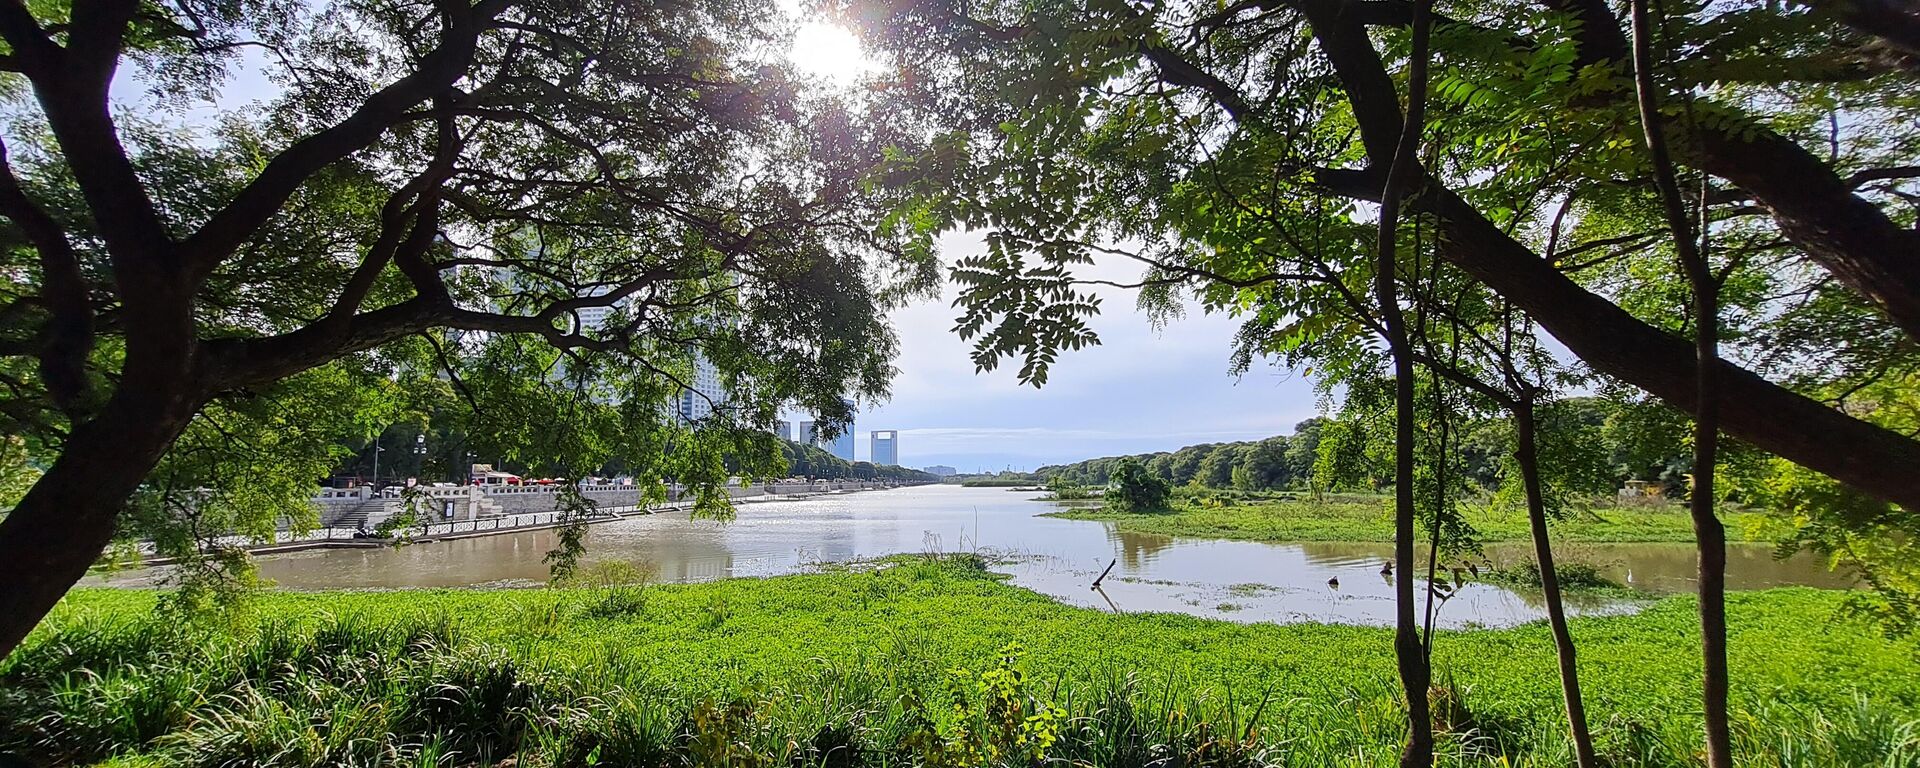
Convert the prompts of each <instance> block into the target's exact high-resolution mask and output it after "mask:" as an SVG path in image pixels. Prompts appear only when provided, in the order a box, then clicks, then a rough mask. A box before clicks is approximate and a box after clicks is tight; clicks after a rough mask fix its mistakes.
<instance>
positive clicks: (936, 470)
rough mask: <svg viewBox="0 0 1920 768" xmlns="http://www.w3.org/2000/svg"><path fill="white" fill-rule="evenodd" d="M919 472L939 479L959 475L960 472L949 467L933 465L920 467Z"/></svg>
mask: <svg viewBox="0 0 1920 768" xmlns="http://www.w3.org/2000/svg"><path fill="white" fill-rule="evenodd" d="M920 471H922V472H925V473H927V474H929V475H936V476H939V477H946V476H948V475H957V474H960V470H957V469H954V468H953V467H949V466H947V465H945V464H935V465H933V466H931V467H921V468H920Z"/></svg>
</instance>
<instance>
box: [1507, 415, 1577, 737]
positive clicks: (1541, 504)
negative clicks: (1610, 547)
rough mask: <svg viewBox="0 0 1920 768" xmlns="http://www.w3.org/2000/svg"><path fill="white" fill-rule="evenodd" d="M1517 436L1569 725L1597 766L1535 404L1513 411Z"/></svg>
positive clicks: (1517, 454)
mask: <svg viewBox="0 0 1920 768" xmlns="http://www.w3.org/2000/svg"><path fill="white" fill-rule="evenodd" d="M1513 429H1514V432H1515V435H1516V440H1515V446H1514V452H1513V456H1514V461H1515V463H1517V464H1519V465H1520V483H1521V485H1522V486H1523V487H1524V488H1525V489H1526V493H1527V523H1528V525H1529V526H1530V527H1531V528H1532V529H1533V558H1534V561H1535V562H1537V563H1538V564H1539V566H1540V591H1541V592H1542V593H1543V594H1544V595H1545V598H1546V601H1547V624H1548V625H1549V626H1550V627H1552V629H1553V647H1554V652H1555V653H1556V654H1557V655H1558V656H1559V659H1560V693H1561V696H1562V697H1563V698H1564V699H1565V700H1566V704H1567V727H1568V729H1569V733H1570V734H1571V736H1572V737H1573V754H1574V761H1575V764H1576V765H1578V766H1579V768H1595V766H1596V765H1597V761H1596V760H1595V758H1594V753H1593V734H1592V733H1591V732H1589V731H1588V730H1587V706H1586V703H1585V702H1583V701H1582V700H1581V697H1580V669H1579V667H1578V666H1577V665H1575V663H1574V650H1573V634H1572V633H1571V632H1569V631H1567V609H1566V606H1565V604H1564V603H1563V601H1562V600H1561V597H1560V575H1559V573H1558V572H1556V571H1555V570H1554V564H1553V543H1552V542H1551V541H1550V540H1549V539H1548V538H1547V505H1546V499H1545V497H1544V496H1543V495H1542V494H1543V491H1542V489H1541V484H1540V455H1539V449H1538V447H1537V441H1536V440H1535V431H1534V430H1535V425H1534V420H1533V401H1532V400H1531V399H1529V398H1524V397H1523V398H1522V399H1521V400H1520V402H1519V404H1518V406H1516V407H1515V408H1514V409H1513Z"/></svg>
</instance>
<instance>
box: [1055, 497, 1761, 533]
mask: <svg viewBox="0 0 1920 768" xmlns="http://www.w3.org/2000/svg"><path fill="white" fill-rule="evenodd" d="M1387 505H1388V501H1387V500H1386V499H1385V498H1380V497H1370V496H1347V495H1340V496H1329V497H1327V499H1325V500H1324V501H1313V500H1311V499H1306V498H1299V499H1285V500H1283V499H1257V500H1252V501H1234V502H1230V503H1228V504H1219V503H1218V502H1215V503H1214V504H1209V503H1205V502H1202V501H1192V500H1176V502H1175V505H1174V508H1173V511H1172V512H1168V513H1160V514H1129V513H1124V512H1112V511H1108V510H1105V509H1069V510H1062V511H1059V512H1052V513H1049V515H1048V516H1050V517H1061V518H1066V519H1069V520H1100V521H1107V522H1112V523H1115V524H1117V525H1118V526H1119V528H1120V529H1121V530H1124V531H1128V532H1134V533H1157V534H1163V535H1167V536H1189V537H1196V538H1209V539H1244V540H1248V541H1274V542H1285V541H1392V540H1393V520H1392V518H1391V516H1390V515H1389V509H1388V506H1387ZM1466 517H1467V521H1468V522H1469V523H1471V524H1472V525H1473V527H1474V530H1476V531H1479V533H1480V537H1481V540H1483V541H1522V540H1526V539H1528V538H1530V537H1531V535H1532V534H1531V533H1530V532H1529V530H1528V528H1527V519H1526V516H1525V514H1524V513H1523V512H1522V511H1520V510H1517V509H1514V510H1507V509H1497V508H1490V507H1484V506H1482V507H1471V508H1469V509H1467V511H1466ZM1763 522H1764V521H1763V519H1762V516H1760V515H1756V514H1751V513H1738V512H1736V513H1733V514H1731V515H1729V516H1728V518H1727V535H1728V537H1729V538H1730V539H1731V540H1733V541H1742V540H1749V541H1760V540H1764V539H1763V538H1762V533H1761V531H1762V530H1763V529H1762V524H1763ZM1553 531H1554V536H1555V537H1556V538H1558V539H1561V540H1564V541H1580V542H1595V543H1604V542H1613V543H1624V542H1686V541H1693V527H1692V523H1691V522H1690V521H1689V520H1688V517H1687V514H1686V510H1685V509H1683V508H1682V507H1680V506H1678V505H1671V504H1670V505H1663V506H1644V507H1641V506H1633V507H1624V506H1623V507H1595V508H1591V509H1586V510H1583V511H1581V512H1580V513H1579V514H1577V515H1575V516H1574V518H1573V519H1571V520H1565V521H1560V522H1556V523H1554V524H1553Z"/></svg>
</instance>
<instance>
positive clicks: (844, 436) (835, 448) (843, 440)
mask: <svg viewBox="0 0 1920 768" xmlns="http://www.w3.org/2000/svg"><path fill="white" fill-rule="evenodd" d="M840 402H842V403H845V404H846V406H847V413H849V414H851V413H853V401H852V400H848V399H846V398H841V399H840ZM827 450H828V451H830V452H832V453H833V455H835V456H838V457H840V458H843V459H846V460H847V461H849V462H851V461H853V419H848V420H847V426H846V428H845V429H843V430H841V431H840V436H839V437H836V438H834V439H833V445H832V446H831V447H829V448H828V449H827Z"/></svg>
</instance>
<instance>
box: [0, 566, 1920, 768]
mask: <svg viewBox="0 0 1920 768" xmlns="http://www.w3.org/2000/svg"><path fill="white" fill-rule="evenodd" d="M156 599H157V596H156V595H155V594H153V593H149V592H139V591H125V590H80V591H76V592H75V593H73V594H71V595H69V596H68V598H67V599H66V600H65V601H64V602H63V603H62V604H61V606H60V607H59V608H58V609H57V610H56V612H55V613H54V615H53V616H52V617H51V618H50V620H49V621H47V622H46V623H45V624H44V625H43V626H42V627H41V628H40V629H38V630H36V632H35V633H34V635H33V636H32V637H31V638H30V639H29V641H28V643H27V644H26V645H25V646H23V648H22V649H21V650H20V651H18V652H17V653H16V654H15V655H14V656H12V657H11V658H10V659H8V660H7V661H6V662H4V663H0V751H3V750H5V749H7V748H11V749H15V750H19V751H21V752H22V753H23V754H26V755H28V756H30V757H32V758H34V759H36V760H46V761H73V762H82V763H84V762H88V761H99V760H106V759H109V758H112V759H117V760H121V761H126V762H123V764H155V765H213V764H247V763H248V761H252V764H269V763H271V764H304V765H322V764H332V763H387V764H417V765H426V764H434V762H435V761H436V760H438V759H439V758H440V757H444V756H447V755H450V754H451V755H453V757H452V758H449V762H447V763H443V764H456V765H464V764H471V763H474V762H476V761H483V760H486V761H490V760H498V759H501V758H503V757H506V756H516V757H517V758H518V759H519V760H520V762H519V764H520V765H522V766H528V765H591V764H595V762H596V761H598V762H599V764H611V765H776V764H779V765H836V766H838V765H849V766H850V765H901V764H927V765H975V764H1003V765H1026V764H1031V763H1032V761H1033V760H1035V759H1038V758H1039V757H1041V756H1045V757H1047V758H1049V759H1056V758H1057V759H1061V760H1066V761H1076V760H1077V761H1083V762H1082V764H1092V765H1149V764H1164V765H1179V764H1187V765H1200V764H1216V765H1251V764H1267V763H1271V764H1286V765H1305V766H1316V765H1327V766H1332V765H1390V764H1392V762H1393V759H1394V757H1395V756H1396V754H1397V749H1398V746H1397V745H1398V743H1399V741H1400V738H1401V735H1402V733H1403V731H1402V730H1401V725H1400V723H1399V720H1398V717H1399V715H1398V714H1397V713H1398V710H1399V704H1398V699H1397V696H1396V694H1395V690H1396V689H1395V685H1394V678H1393V667H1392V656H1391V640H1390V635H1389V633H1388V632H1387V631H1386V630H1383V629H1377V628H1362V627H1349V626H1332V625H1312V624H1309V625H1291V626H1274V625H1242V624H1234V623H1228V622H1221V621H1214V620H1207V619H1200V618H1195V617H1189V616H1182V615H1166V614H1135V615H1113V614H1107V613H1102V612H1097V611H1092V610H1086V609H1080V608H1073V607H1068V606H1063V605H1061V604H1059V603H1056V602H1054V601H1052V600H1049V599H1047V598H1046V597H1043V596H1041V595H1038V594H1036V593H1033V592H1030V591H1027V590H1024V589H1019V588H1015V587H1012V586H1008V585H1006V584H1004V583H1002V582H1000V581H999V580H996V579H994V578H992V577H991V576H990V575H988V574H986V573H984V571H983V570H981V568H980V567H979V566H978V564H977V563H975V562H970V561H963V562H941V563H931V562H923V561H906V562H905V564H902V565H899V566H897V567H894V568H889V569H886V570H881V571H877V572H875V571H858V572H856V571H840V572H831V573H823V574H810V575H800V576H785V577H778V578H770V579H738V580H729V581H721V582H714V583H707V584H694V585H665V586H647V587H639V586H629V587H618V586H616V587H608V588H601V589H567V590H560V589H551V590H537V591H480V590H450V591H406V592H358V593H320V594H313V593H305V594H297V593H280V592H269V593H264V594H261V595H259V596H257V597H256V598H255V599H254V601H253V603H252V604H251V606H250V608H249V609H248V610H247V612H246V613H245V614H243V615H240V616H238V617H235V618H232V619H230V620H228V621H226V622H224V623H221V624H219V625H218V626H213V625H207V624H198V625H193V626H186V625H183V624H182V623H181V622H178V621H173V620H170V619H168V618H166V617H164V616H156V615H155V614H154V611H153V609H154V606H155V601H156ZM1843 599H1844V595H1842V594H1841V593H1833V592H1821V591H1817V590H1807V589H1787V590H1775V591H1768V592H1758V593H1741V594H1735V595H1733V596H1732V597H1731V598H1730V607H1729V613H1730V618H1731V647H1732V656H1733V670H1734V681H1733V682H1734V691H1735V693H1734V700H1735V701H1736V702H1737V704H1738V709H1739V712H1738V713H1737V715H1736V717H1735V722H1736V723H1737V724H1738V729H1739V733H1740V736H1739V739H1740V749H1741V752H1742V754H1743V756H1744V758H1743V764H1746V765H1832V766H1840V765H1867V764H1872V765H1920V725H1917V724H1916V722H1915V717H1916V715H1917V714H1920V664H1916V656H1915V653H1916V649H1915V648H1914V647H1913V646H1911V645H1906V644H1900V643H1895V642H1892V641H1888V640H1885V639H1884V638H1882V637H1881V635H1880V634H1879V633H1878V632H1877V631H1876V630H1875V629H1874V628H1872V627H1869V626H1865V625H1861V624H1856V623H1853V622H1852V621H1851V620H1846V619H1842V618H1840V615H1839V608H1840V606H1841V603H1842V600H1843ZM1694 626H1695V617H1694V610H1693V605H1692V603H1691V602H1690V601H1689V600H1688V599H1686V598H1673V599H1669V600H1665V601H1662V602H1660V603H1658V604H1656V605H1654V606H1653V607H1651V608H1650V609H1648V610H1647V611H1645V612H1643V613H1641V614H1638V615H1635V616H1627V617H1609V618H1586V619H1579V620H1576V621H1575V622H1574V634H1575V637H1576V639H1577V640H1578V641H1579V642H1580V644H1581V656H1580V663H1581V671H1582V675H1583V678H1584V680H1585V683H1586V686H1587V688H1586V690H1587V694H1588V702H1589V706H1590V708H1591V709H1592V711H1593V722H1594V724H1595V726H1596V729H1597V731H1598V733H1599V737H1600V740H1601V744H1602V748H1603V750H1604V751H1606V752H1607V754H1608V755H1610V757H1611V759H1612V760H1613V761H1614V762H1613V763H1612V764H1614V765H1693V764H1696V763H1697V760H1696V758H1695V756H1694V754H1693V749H1694V746H1693V745H1694V741H1695V740H1696V739H1697V737H1696V735H1695V729H1696V725H1697V722H1698V716H1697V706H1696V704H1695V690H1696V688H1697V685H1698V674H1699V673H1698V662H1697V653H1696V651H1695V649H1694V646H1693V638H1694V634H1695V631H1694ZM1010 643H1018V644H1020V645H1022V646H1024V653H1022V654H1019V656H1018V660H1017V661H1014V662H1011V663H1005V664H1003V663H1002V661H1001V659H1002V658H1003V653H1002V650H1003V649H1004V648H1006V647H1007V646H1008V645H1009V644H1010ZM1435 661H1436V664H1437V665H1438V668H1439V670H1440V672H1439V674H1440V679H1441V680H1442V681H1443V683H1445V684H1446V685H1447V691H1448V694H1447V696H1446V698H1448V699H1452V698H1456V697H1457V698H1458V700H1459V701H1460V702H1461V704H1462V706H1461V707H1460V708H1454V709H1450V711H1449V712H1448V713H1447V721H1448V722H1449V723H1450V724H1451V725H1452V730H1451V731H1450V733H1449V736H1448V738H1446V739H1444V740H1443V741H1444V742H1445V745H1446V746H1445V751H1446V753H1447V758H1446V763H1447V764H1449V765H1500V764H1502V763H1501V762H1500V761H1501V760H1506V761H1508V764H1531V765H1563V764H1566V763H1567V762H1568V760H1567V759H1566V747H1565V744H1564V743H1563V738H1562V737H1561V736H1560V734H1561V732H1562V731H1563V727H1562V724H1561V723H1560V721H1559V717H1560V715H1559V693H1558V688H1557V685H1556V683H1555V677H1554V672H1553V670H1554V666H1553V663H1554V662H1553V656H1552V646H1551V643H1550V640H1549V637H1548V634H1547V632H1546V630H1545V628H1544V627H1543V626H1538V625H1529V626H1523V627H1519V628H1514V629H1508V630H1476V631H1462V632H1447V633H1443V635H1442V636H1441V637H1440V639H1439V643H1438V649H1437V651H1436V656H1435ZM954 669H963V670H967V673H966V674H964V675H962V674H955V673H953V672H951V671H950V670H954ZM1016 671H1017V672H1018V673H1019V674H1015V672H1016ZM1029 718H1034V719H1032V720H1029ZM1902 750H1904V751H1902ZM590 758H591V759H590ZM136 760H141V761H147V762H146V763H138V762H134V761H136ZM1156 761H1157V762H1156Z"/></svg>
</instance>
